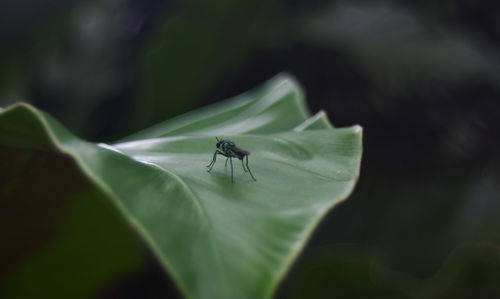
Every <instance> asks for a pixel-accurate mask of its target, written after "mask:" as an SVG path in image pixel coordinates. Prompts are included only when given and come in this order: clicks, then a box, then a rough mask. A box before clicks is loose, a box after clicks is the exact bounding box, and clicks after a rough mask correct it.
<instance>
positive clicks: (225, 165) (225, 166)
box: [224, 157, 229, 168]
mask: <svg viewBox="0 0 500 299" xmlns="http://www.w3.org/2000/svg"><path fill="white" fill-rule="evenodd" d="M227 160H229V157H227V158H226V164H224V168H227Z"/></svg>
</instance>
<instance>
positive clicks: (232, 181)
mask: <svg viewBox="0 0 500 299" xmlns="http://www.w3.org/2000/svg"><path fill="white" fill-rule="evenodd" d="M229 162H230V163H231V184H232V183H234V180H233V159H232V158H231V157H229Z"/></svg>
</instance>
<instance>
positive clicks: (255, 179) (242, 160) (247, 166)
mask: <svg viewBox="0 0 500 299" xmlns="http://www.w3.org/2000/svg"><path fill="white" fill-rule="evenodd" d="M246 157H247V163H246V164H247V169H248V172H249V173H250V175H251V176H252V179H253V180H254V181H256V180H257V179H256V178H255V177H254V176H253V174H252V172H251V171H250V168H249V167H248V156H246ZM241 162H243V160H242V161H241Z"/></svg>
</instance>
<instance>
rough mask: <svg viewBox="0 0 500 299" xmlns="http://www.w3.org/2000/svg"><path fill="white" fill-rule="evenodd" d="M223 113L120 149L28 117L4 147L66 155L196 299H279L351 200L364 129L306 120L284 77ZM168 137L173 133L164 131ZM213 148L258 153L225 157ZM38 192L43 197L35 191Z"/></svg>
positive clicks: (1, 118) (29, 113)
mask: <svg viewBox="0 0 500 299" xmlns="http://www.w3.org/2000/svg"><path fill="white" fill-rule="evenodd" d="M235 101H236V103H232V102H229V103H226V104H225V105H222V106H220V105H219V106H218V107H216V108H208V109H204V110H202V111H201V112H195V113H192V114H188V115H184V116H181V117H179V118H177V119H174V120H173V121H171V122H166V123H163V124H160V125H158V126H155V127H153V128H151V129H147V130H145V131H142V132H140V133H138V134H136V135H132V136H130V137H128V138H125V139H124V140H123V141H121V142H119V143H116V144H113V145H106V144H94V143H89V142H86V141H83V140H81V139H79V138H77V137H75V136H73V135H72V134H71V133H70V132H68V131H67V130H66V129H65V128H64V127H63V126H61V125H60V124H59V123H58V122H57V121H55V120H54V119H52V118H51V117H50V116H48V115H46V114H45V113H43V112H40V111H38V110H36V109H34V108H32V107H30V106H26V105H20V106H14V107H12V108H8V109H6V110H5V111H4V112H3V113H2V114H0V130H1V131H2V138H1V143H0V144H1V145H2V146H3V147H4V148H28V149H33V148H36V149H37V150H43V151H49V152H56V153H61V154H65V155H67V156H69V157H71V159H72V160H73V161H74V162H75V163H76V164H77V165H78V168H79V169H80V171H81V172H82V173H83V174H84V175H85V176H86V177H87V178H89V180H90V181H91V182H93V184H94V185H95V186H96V188H97V189H98V190H101V191H102V193H103V194H105V195H106V197H107V198H108V200H109V202H111V203H112V204H113V205H114V206H115V207H117V211H118V212H119V213H120V214H121V215H123V218H124V219H125V221H126V222H127V223H128V224H129V226H127V225H126V224H124V225H123V226H124V227H129V228H130V227H131V228H133V229H132V230H131V231H135V232H136V234H137V235H138V236H139V237H140V238H142V239H143V240H145V242H146V243H147V244H148V245H149V246H150V248H151V249H152V250H153V252H154V253H155V255H156V257H157V258H158V259H159V260H160V262H161V264H162V265H164V267H165V268H166V269H167V271H168V272H169V273H170V274H171V276H172V277H173V278H174V280H175V281H176V283H177V285H178V286H179V288H180V289H181V291H182V292H183V293H184V295H185V296H186V297H188V298H269V297H270V296H271V295H272V294H273V292H274V290H275V288H276V286H277V284H278V282H279V281H280V279H281V278H282V277H283V275H284V274H285V272H286V270H287V269H288V267H289V266H290V265H291V263H292V262H293V259H294V258H295V257H296V256H297V254H298V253H299V251H300V250H301V249H302V248H303V247H304V245H305V242H306V241H307V239H308V238H309V236H310V234H311V232H312V230H313V229H314V227H315V226H316V225H317V223H318V221H319V220H320V219H321V217H322V216H323V215H324V214H325V213H326V212H327V211H328V210H329V209H330V208H332V207H333V206H334V205H335V204H336V203H338V202H339V201H341V200H343V199H345V198H346V197H347V196H348V194H349V193H350V192H351V191H352V189H353V187H354V185H355V183H356V180H357V178H358V175H359V166H360V160H361V128H360V127H359V126H354V127H351V128H343V129H334V128H333V127H332V126H331V125H330V124H329V122H328V120H327V119H326V115H325V114H324V113H323V112H320V113H318V114H317V115H315V116H313V117H311V118H308V117H307V116H308V113H307V110H306V109H305V104H304V101H303V96H302V93H301V91H300V90H299V88H298V87H297V85H296V84H295V83H294V82H293V81H291V80H290V79H288V78H286V77H278V78H275V79H274V80H272V81H270V82H268V83H267V84H266V85H264V86H263V87H261V88H260V89H257V90H256V91H253V92H249V93H247V94H246V95H244V96H241V97H239V98H237V99H236V100H235ZM162 128H163V130H162ZM215 136H219V137H222V136H223V137H224V138H225V139H229V140H232V141H234V142H235V143H236V144H237V145H238V146H239V147H241V148H244V149H246V150H248V151H249V152H250V153H251V154H250V156H249V167H250V169H251V170H252V172H253V174H254V175H255V177H256V178H257V181H253V180H252V178H251V177H250V175H249V174H248V173H245V172H244V170H243V167H242V165H241V162H240V161H239V160H237V159H233V161H232V163H233V169H234V183H231V164H230V163H228V164H227V167H225V165H224V163H225V158H224V157H221V156H218V158H219V160H218V161H217V163H216V165H215V167H214V169H213V170H212V171H211V172H210V173H209V172H207V171H206V168H205V166H206V165H207V164H208V163H209V162H210V161H211V159H212V155H213V153H214V151H215V142H216V141H215V138H214V137H215ZM35 187H36V186H35Z"/></svg>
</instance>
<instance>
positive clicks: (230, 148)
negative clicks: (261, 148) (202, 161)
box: [207, 137, 257, 183]
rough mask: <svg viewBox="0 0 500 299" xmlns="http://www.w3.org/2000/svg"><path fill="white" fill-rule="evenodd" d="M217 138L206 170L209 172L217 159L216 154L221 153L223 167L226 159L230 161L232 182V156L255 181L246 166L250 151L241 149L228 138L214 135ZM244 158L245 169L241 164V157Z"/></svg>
mask: <svg viewBox="0 0 500 299" xmlns="http://www.w3.org/2000/svg"><path fill="white" fill-rule="evenodd" d="M215 139H216V140H217V145H216V147H217V149H216V150H215V153H214V157H213V159H212V162H210V164H208V165H207V168H208V169H207V171H208V172H210V170H212V168H213V167H214V165H215V160H216V159H217V155H222V156H224V157H226V164H224V167H227V160H229V162H230V163H231V183H233V160H232V158H238V159H240V161H241V166H243V170H244V171H245V172H248V173H250V176H252V179H253V180H254V181H256V180H257V179H256V178H255V177H254V176H253V174H252V172H251V171H250V168H249V167H248V156H249V155H250V153H249V152H248V151H246V150H244V149H241V148H239V147H237V146H236V144H234V142H232V141H229V140H221V139H219V138H217V137H215ZM244 158H246V169H245V165H244V164H243V159H244Z"/></svg>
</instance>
